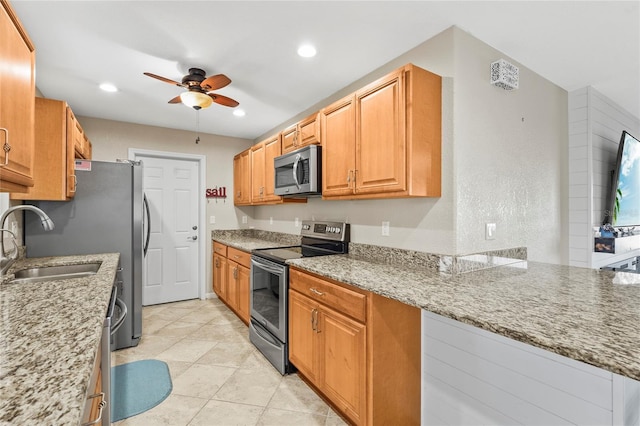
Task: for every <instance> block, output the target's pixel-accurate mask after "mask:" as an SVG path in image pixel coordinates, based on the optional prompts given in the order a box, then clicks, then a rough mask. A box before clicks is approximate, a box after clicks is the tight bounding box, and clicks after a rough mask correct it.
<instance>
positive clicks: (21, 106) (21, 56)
mask: <svg viewBox="0 0 640 426" xmlns="http://www.w3.org/2000/svg"><path fill="white" fill-rule="evenodd" d="M0 63H2V64H11V66H4V65H3V66H0V94H1V95H0V192H25V191H26V190H27V189H28V188H29V187H31V186H33V183H34V179H33V171H32V167H33V150H34V140H35V137H34V127H33V126H34V114H35V93H36V86H35V48H34V46H33V43H31V40H30V39H29V36H28V35H27V33H26V31H25V30H24V28H23V27H22V24H21V23H20V20H19V19H18V17H17V15H16V14H15V12H14V11H13V9H12V8H11V6H10V5H9V2H8V1H6V0H0ZM16 70H19V72H16Z"/></svg>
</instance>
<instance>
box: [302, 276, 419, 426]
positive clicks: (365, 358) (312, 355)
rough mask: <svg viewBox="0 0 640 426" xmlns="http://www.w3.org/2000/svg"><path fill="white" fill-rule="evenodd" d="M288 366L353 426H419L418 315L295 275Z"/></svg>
mask: <svg viewBox="0 0 640 426" xmlns="http://www.w3.org/2000/svg"><path fill="white" fill-rule="evenodd" d="M289 288H290V290H289V359H290V361H291V362H292V363H293V365H295V367H296V368H297V369H298V371H299V374H300V375H301V376H303V377H304V378H305V379H306V380H307V381H308V382H310V384H311V385H313V387H314V388H315V389H316V390H318V391H319V392H320V393H321V394H322V396H323V397H324V398H325V399H327V400H328V401H329V402H330V403H331V404H332V405H333V407H334V408H335V409H336V410H337V411H338V412H339V413H340V414H341V415H342V416H343V417H344V418H345V419H346V420H348V421H349V422H350V423H353V424H356V425H378V424H380V425H381V424H402V425H413V424H415V425H417V424H420V377H421V376H420V321H421V320H420V309H418V308H415V307H412V306H409V305H405V304H403V303H401V302H398V301H395V300H392V299H388V298H385V297H383V296H379V295H377V294H373V293H370V292H367V291H363V290H360V289H356V288H355V287H353V286H349V285H346V284H343V283H339V282H336V281H333V280H328V279H325V278H322V277H320V276H317V275H314V274H311V273H307V272H302V271H300V270H297V269H295V268H294V267H291V268H290V276H289Z"/></svg>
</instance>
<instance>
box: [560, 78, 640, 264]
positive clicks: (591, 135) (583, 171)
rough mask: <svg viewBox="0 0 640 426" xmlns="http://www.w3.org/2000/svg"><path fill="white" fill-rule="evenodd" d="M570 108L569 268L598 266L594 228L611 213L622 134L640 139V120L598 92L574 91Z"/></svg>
mask: <svg viewBox="0 0 640 426" xmlns="http://www.w3.org/2000/svg"><path fill="white" fill-rule="evenodd" d="M568 108H569V264H570V265H573V266H584V267H593V266H594V263H595V262H594V260H593V228H594V227H597V226H600V225H601V224H602V221H603V220H604V216H605V210H606V209H607V208H608V206H607V203H608V201H607V199H608V197H609V196H610V195H609V194H610V191H611V170H612V169H613V167H614V165H615V157H616V152H617V150H618V142H619V139H620V134H621V133H622V130H627V131H629V132H630V133H632V134H634V135H637V134H640V118H638V117H633V116H632V115H631V114H629V113H628V112H627V111H625V110H624V109H623V108H621V107H619V106H618V105H617V104H616V103H615V102H613V101H612V100H610V99H608V98H607V97H606V96H604V95H602V94H600V93H599V92H598V91H597V90H595V89H593V88H592V87H584V88H582V89H579V90H575V91H573V92H570V93H569V99H568ZM585 206H586V210H585Z"/></svg>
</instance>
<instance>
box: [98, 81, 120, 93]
mask: <svg viewBox="0 0 640 426" xmlns="http://www.w3.org/2000/svg"><path fill="white" fill-rule="evenodd" d="M100 88H101V89H102V90H104V91H105V92H117V91H118V88H117V87H116V86H114V85H113V84H111V83H102V84H101V85H100Z"/></svg>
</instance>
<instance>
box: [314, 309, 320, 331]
mask: <svg viewBox="0 0 640 426" xmlns="http://www.w3.org/2000/svg"><path fill="white" fill-rule="evenodd" d="M314 314H315V317H316V319H315V322H316V328H315V330H316V333H320V327H319V326H318V310H317V309H314Z"/></svg>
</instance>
